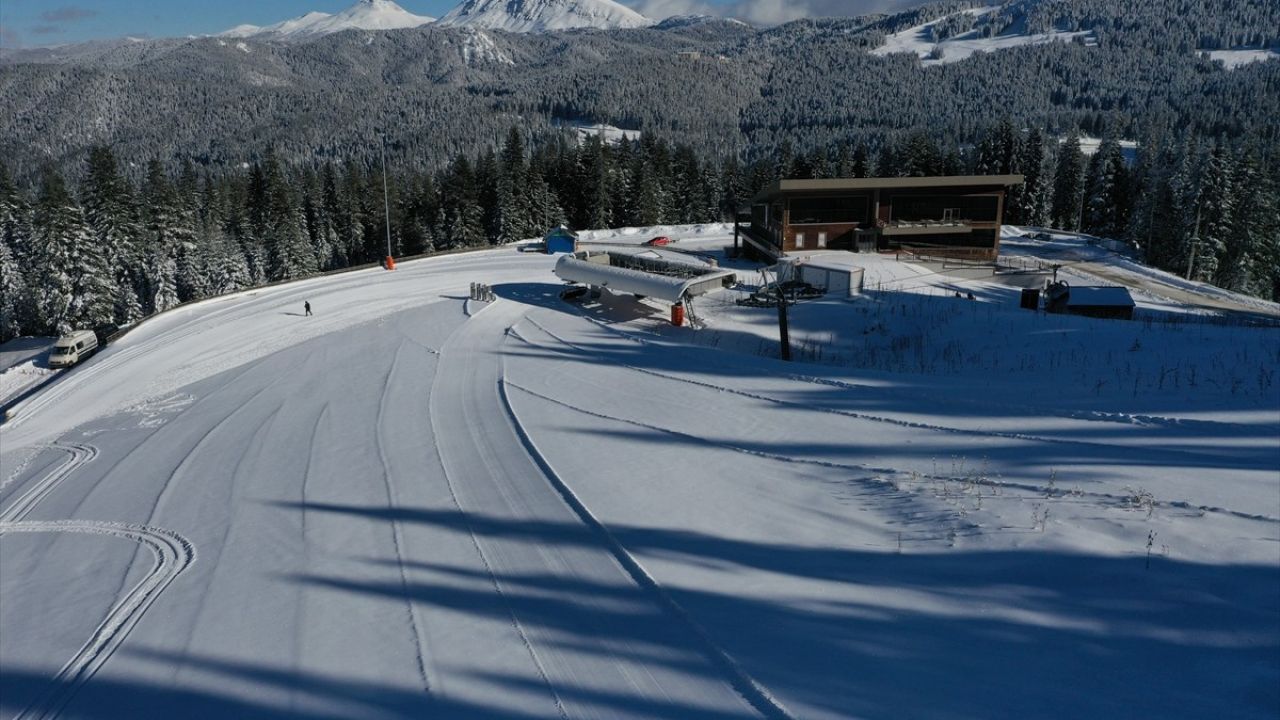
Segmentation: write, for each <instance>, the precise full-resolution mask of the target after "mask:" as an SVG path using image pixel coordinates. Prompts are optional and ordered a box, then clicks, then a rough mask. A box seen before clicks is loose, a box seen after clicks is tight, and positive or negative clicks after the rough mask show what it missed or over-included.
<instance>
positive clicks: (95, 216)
mask: <svg viewBox="0 0 1280 720" xmlns="http://www.w3.org/2000/svg"><path fill="white" fill-rule="evenodd" d="M83 198H84V200H83V202H84V212H85V220H86V221H87V222H88V224H89V228H90V230H91V231H92V232H93V237H94V239H95V241H96V242H97V243H98V246H99V248H101V250H102V252H103V253H105V255H106V257H107V259H108V262H109V264H110V266H111V275H112V279H113V282H114V284H115V288H116V291H115V293H116V294H115V299H114V303H113V308H114V309H113V314H114V316H115V322H116V323H117V324H120V325H125V324H128V323H133V322H137V321H138V320H140V319H141V318H142V303H141V301H140V300H139V293H141V292H143V291H144V290H145V278H143V277H142V273H141V272H140V270H139V269H140V267H141V265H142V262H141V258H142V253H141V248H140V244H141V234H142V231H141V227H140V226H139V224H138V219H137V207H136V204H135V202H134V199H133V197H132V189H131V188H130V186H129V183H128V181H127V180H125V179H124V177H123V176H121V175H120V170H119V165H118V163H117V162H116V158H115V155H114V154H113V153H112V151H111V149H110V148H108V147H106V146H102V145H99V146H95V147H93V148H90V150H89V159H88V172H87V173H86V177H85V182H84V192H83Z"/></svg>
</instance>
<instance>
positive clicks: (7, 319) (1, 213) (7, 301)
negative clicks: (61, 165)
mask: <svg viewBox="0 0 1280 720" xmlns="http://www.w3.org/2000/svg"><path fill="white" fill-rule="evenodd" d="M0 247H3V248H4V251H5V252H7V253H8V255H9V260H8V262H10V263H11V265H9V266H6V267H4V268H0V270H3V272H4V276H3V277H0V291H3V293H4V297H3V298H0V303H3V309H4V313H5V315H4V317H3V318H0V324H4V325H5V326H7V327H9V328H10V330H11V331H12V332H13V333H14V334H17V333H18V332H28V331H31V330H33V329H34V328H35V326H36V318H35V307H34V304H33V298H32V297H31V293H30V292H29V291H28V287H27V282H26V274H27V272H28V271H29V270H30V268H31V267H32V263H31V249H32V248H31V208H30V206H29V204H28V203H27V201H26V198H24V197H23V196H22V194H21V193H20V192H18V188H17V187H16V186H15V185H14V184H13V182H12V180H10V178H9V171H8V168H6V167H5V165H4V163H3V162H2V161H0ZM8 337H12V336H8ZM5 339H7V337H6V338H5Z"/></svg>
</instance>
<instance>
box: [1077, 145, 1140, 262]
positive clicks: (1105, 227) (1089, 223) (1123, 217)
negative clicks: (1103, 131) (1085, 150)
mask: <svg viewBox="0 0 1280 720" xmlns="http://www.w3.org/2000/svg"><path fill="white" fill-rule="evenodd" d="M1085 187H1086V190H1085V201H1084V230H1086V231H1087V232H1090V233H1093V234H1095V235H1101V236H1103V237H1112V238H1114V237H1120V236H1121V235H1122V234H1123V231H1124V229H1125V228H1126V227H1127V226H1128V224H1129V208H1130V200H1129V172H1128V168H1127V167H1126V166H1125V162H1124V155H1123V153H1122V152H1121V150H1120V143H1118V142H1116V140H1115V138H1112V137H1107V138H1105V139H1104V140H1103V141H1102V144H1101V145H1100V146H1099V147H1098V152H1096V153H1094V156H1093V158H1092V160H1091V161H1090V162H1089V172H1088V176H1087V181H1086V185H1085Z"/></svg>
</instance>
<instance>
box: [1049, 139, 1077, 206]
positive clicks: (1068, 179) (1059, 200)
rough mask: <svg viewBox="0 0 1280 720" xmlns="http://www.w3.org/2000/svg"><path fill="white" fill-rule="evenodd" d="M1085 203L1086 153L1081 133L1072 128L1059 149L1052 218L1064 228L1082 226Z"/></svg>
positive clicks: (1054, 181)
mask: <svg viewBox="0 0 1280 720" xmlns="http://www.w3.org/2000/svg"><path fill="white" fill-rule="evenodd" d="M1083 202H1084V153H1082V152H1081V151H1080V135H1079V134H1078V133H1077V132H1075V131H1072V133H1071V135H1070V136H1069V137H1067V140H1066V142H1064V143H1062V147H1060V148H1059V149H1058V170H1057V174H1056V175H1055V176H1054V180H1053V210H1052V212H1051V217H1050V219H1051V220H1052V222H1053V225H1054V226H1055V227H1059V228H1062V229H1064V230H1079V229H1080V214H1081V206H1082V204H1083Z"/></svg>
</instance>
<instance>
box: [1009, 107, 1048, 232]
mask: <svg viewBox="0 0 1280 720" xmlns="http://www.w3.org/2000/svg"><path fill="white" fill-rule="evenodd" d="M1047 166H1048V156H1047V154H1046V153H1045V146H1044V133H1042V132H1041V131H1040V128H1038V127H1033V128H1031V131H1030V132H1028V133H1027V136H1026V138H1024V139H1023V141H1022V146H1021V147H1020V148H1019V150H1018V170H1019V171H1020V172H1021V173H1022V188H1021V191H1020V192H1019V193H1018V198H1017V202H1016V203H1012V207H1011V208H1010V210H1012V213H1011V217H1010V219H1009V222H1011V223H1013V224H1014V225H1035V226H1044V225H1048V224H1049V191H1050V189H1051V188H1050V182H1049V180H1050V176H1049V171H1048V167H1047Z"/></svg>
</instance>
